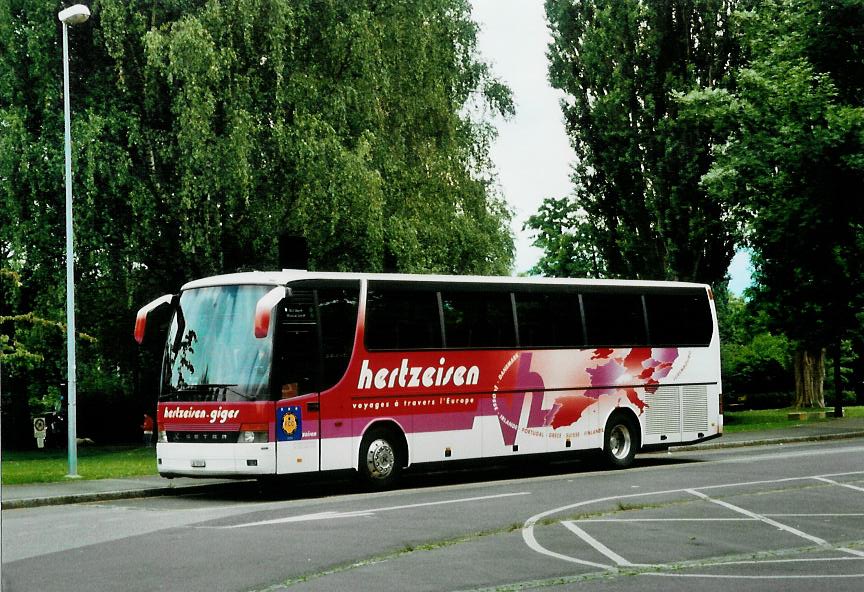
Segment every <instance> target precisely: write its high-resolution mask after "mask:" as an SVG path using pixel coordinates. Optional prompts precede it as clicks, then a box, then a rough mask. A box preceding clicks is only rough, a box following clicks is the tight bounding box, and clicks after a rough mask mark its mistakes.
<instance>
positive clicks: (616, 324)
mask: <svg viewBox="0 0 864 592" xmlns="http://www.w3.org/2000/svg"><path fill="white" fill-rule="evenodd" d="M582 304H583V306H584V308H585V332H586V336H587V338H588V345H589V346H590V347H599V346H606V347H632V346H639V345H647V341H648V340H647V335H646V334H645V315H644V313H643V309H642V296H640V295H639V294H604V293H592V294H583V295H582Z"/></svg>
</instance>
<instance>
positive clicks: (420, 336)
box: [366, 282, 441, 350]
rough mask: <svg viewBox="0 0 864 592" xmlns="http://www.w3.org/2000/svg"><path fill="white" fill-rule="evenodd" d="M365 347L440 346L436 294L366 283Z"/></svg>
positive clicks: (426, 347)
mask: <svg viewBox="0 0 864 592" xmlns="http://www.w3.org/2000/svg"><path fill="white" fill-rule="evenodd" d="M366 347H367V348H369V349H370V350H395V349H408V350H410V349H439V348H440V347H441V319H440V317H439V315H438V294H437V292H436V291H435V289H434V288H431V289H422V288H421V289H409V288H403V287H401V286H389V285H387V284H385V283H382V284H381V285H375V282H370V283H369V294H368V296H367V300H366Z"/></svg>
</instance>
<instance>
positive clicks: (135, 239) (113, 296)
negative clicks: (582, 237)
mask: <svg viewBox="0 0 864 592" xmlns="http://www.w3.org/2000/svg"><path fill="white" fill-rule="evenodd" d="M70 3H71V2H70ZM61 8H62V6H58V5H57V3H56V2H53V1H52V2H49V1H47V0H0V268H2V269H7V270H9V271H10V272H14V273H15V274H17V275H18V276H19V277H20V284H21V288H20V300H19V302H22V303H27V307H28V310H27V311H24V312H33V313H34V314H36V315H37V316H39V317H41V318H45V319H47V320H50V321H58V322H59V321H61V320H62V319H63V316H64V298H65V294H64V288H63V286H64V282H63V277H64V273H65V271H64V270H65V266H64V260H63V257H64V255H63V253H64V245H63V237H64V192H63V149H62V147H63V132H62V130H63V119H62V118H63V115H62V113H63V110H62V75H61V74H62V68H61V65H62V60H61V46H60V38H61V37H60V32H61V29H60V27H61V25H60V23H59V21H58V19H57V12H58V11H59V10H60V9H61ZM90 8H91V11H92V16H91V18H90V20H88V21H87V22H86V23H84V24H82V25H78V26H75V27H72V28H71V29H70V46H71V52H70V56H71V65H70V66H71V73H72V80H71V85H70V86H71V95H72V111H73V112H72V135H73V171H74V179H73V194H74V200H75V205H74V215H75V220H74V224H75V238H76V244H75V251H76V256H75V258H76V260H75V269H76V301H77V303H78V311H77V324H78V326H79V327H80V328H81V330H82V331H84V332H86V333H88V334H90V335H93V336H94V338H96V339H97V340H98V345H96V346H92V347H90V346H88V348H89V349H88V351H87V355H82V356H79V368H80V369H81V379H80V382H79V392H82V393H83V395H84V396H85V397H86V396H87V393H94V396H102V395H98V394H97V393H104V392H109V391H116V392H118V393H128V392H129V391H130V390H131V385H132V384H136V383H137V381H136V380H135V376H136V374H138V373H139V371H140V369H139V367H138V364H139V360H138V357H137V355H136V349H135V348H134V347H133V345H132V343H131V326H132V321H133V319H134V311H135V310H136V309H137V308H138V307H139V306H140V305H141V304H142V303H144V302H147V301H148V300H149V299H150V298H152V297H154V296H157V295H159V294H162V293H165V292H169V291H175V290H177V289H178V287H179V286H180V285H181V284H182V283H183V282H184V281H186V280H188V279H190V278H194V277H200V276H205V275H210V274H214V273H222V272H232V271H236V270H239V269H253V268H257V269H262V268H274V267H276V266H277V265H278V261H277V252H278V248H277V243H278V240H277V239H278V236H279V235H280V234H283V233H289V234H296V235H302V236H305V237H306V238H307V240H308V243H309V247H310V267H312V268H314V269H319V270H322V269H329V270H368V271H374V270H381V269H383V268H384V267H385V262H386V265H387V266H388V267H391V268H395V269H398V270H401V271H417V272H453V273H469V272H470V273H504V272H507V271H508V270H509V268H510V265H511V262H512V257H513V240H512V236H511V234H510V231H509V228H508V222H509V218H510V213H509V211H508V210H507V208H506V206H505V204H504V202H503V200H502V199H501V197H500V195H498V194H497V193H496V192H495V190H494V187H495V184H494V182H493V177H494V173H493V171H492V167H491V163H490V160H489V146H490V142H491V139H492V137H493V133H494V132H493V129H492V128H491V126H490V125H488V123H486V122H485V121H483V120H479V119H472V118H471V116H469V115H468V113H469V110H468V109H466V106H468V105H473V104H477V103H480V104H485V105H487V106H488V107H489V108H490V109H489V111H491V112H493V113H496V112H497V113H501V114H505V115H506V114H508V113H510V112H512V101H511V98H510V93H509V91H508V89H507V88H506V87H504V86H503V85H502V84H501V83H500V82H498V81H497V80H496V79H495V78H494V77H493V76H492V75H491V74H490V72H489V70H488V68H487V66H486V65H485V64H484V63H482V62H480V61H479V60H478V58H477V54H476V51H475V43H476V26H475V24H474V23H473V22H472V21H471V19H470V6H469V4H468V2H467V0H410V1H405V0H356V1H351V2H340V1H337V0H148V1H146V2H144V1H132V2H130V1H128V0H94V2H92V4H91V5H90ZM7 316H8V315H7ZM25 333H26V332H25ZM25 338H26V339H25ZM22 339H24V340H22ZM27 339H30V340H32V341H27ZM38 339H39V338H38V336H36V335H35V333H34V334H32V335H31V336H30V337H27V335H25V334H24V333H22V334H21V335H19V339H18V342H19V343H21V344H22V347H24V348H29V349H28V351H42V350H41V349H34V347H33V346H34V345H35V344H36V342H38ZM62 350H63V348H62V343H60V344H59V347H58V348H57V350H56V352H54V354H53V355H52V356H51V357H50V360H51V365H50V368H49V364H48V362H46V363H45V365H44V368H42V369H41V370H40V369H37V370H38V371H39V372H41V374H40V375H39V376H38V377H37V376H36V372H37V370H34V371H32V372H30V374H28V375H27V377H26V378H27V380H25V377H24V376H23V375H21V376H19V377H18V380H19V382H18V383H17V384H18V385H19V388H18V391H19V392H20V391H22V390H23V387H21V386H20V385H23V384H25V383H26V384H33V385H34V387H33V388H43V387H44V388H47V386H48V385H56V384H58V383H59V382H61V381H62V369H61V367H62V364H53V362H54V361H57V360H60V361H61V362H62V355H61V354H60V353H59V352H62ZM40 385H41V386H40ZM28 388H30V387H28ZM22 396H23V395H22Z"/></svg>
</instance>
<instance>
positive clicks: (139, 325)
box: [135, 294, 174, 345]
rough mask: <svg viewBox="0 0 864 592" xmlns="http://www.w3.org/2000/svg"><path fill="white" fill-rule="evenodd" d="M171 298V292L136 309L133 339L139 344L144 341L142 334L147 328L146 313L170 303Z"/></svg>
mask: <svg viewBox="0 0 864 592" xmlns="http://www.w3.org/2000/svg"><path fill="white" fill-rule="evenodd" d="M173 298H174V296H172V295H171V294H166V295H164V296H160V297H159V298H157V299H156V300H154V301H153V302H151V303H150V304H146V305H144V306H142V307H141V309H140V310H139V311H138V316H137V317H136V318H135V341H137V342H138V344H139V345H140V344H142V343H143V342H144V334H145V332H146V330H147V315H149V314H150V313H151V312H153V311H154V310H156V309H157V308H159V307H160V306H165V305H166V304H171V300H172V299H173Z"/></svg>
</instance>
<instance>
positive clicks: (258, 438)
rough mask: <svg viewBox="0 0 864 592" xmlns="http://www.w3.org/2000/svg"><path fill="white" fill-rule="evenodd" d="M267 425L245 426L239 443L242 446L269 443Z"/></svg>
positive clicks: (238, 439) (242, 426) (241, 431)
mask: <svg viewBox="0 0 864 592" xmlns="http://www.w3.org/2000/svg"><path fill="white" fill-rule="evenodd" d="M267 434H268V431H267V424H266V423H264V424H243V425H241V426H240V435H239V436H238V438H237V442H239V443H241V444H258V443H260V442H267Z"/></svg>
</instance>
